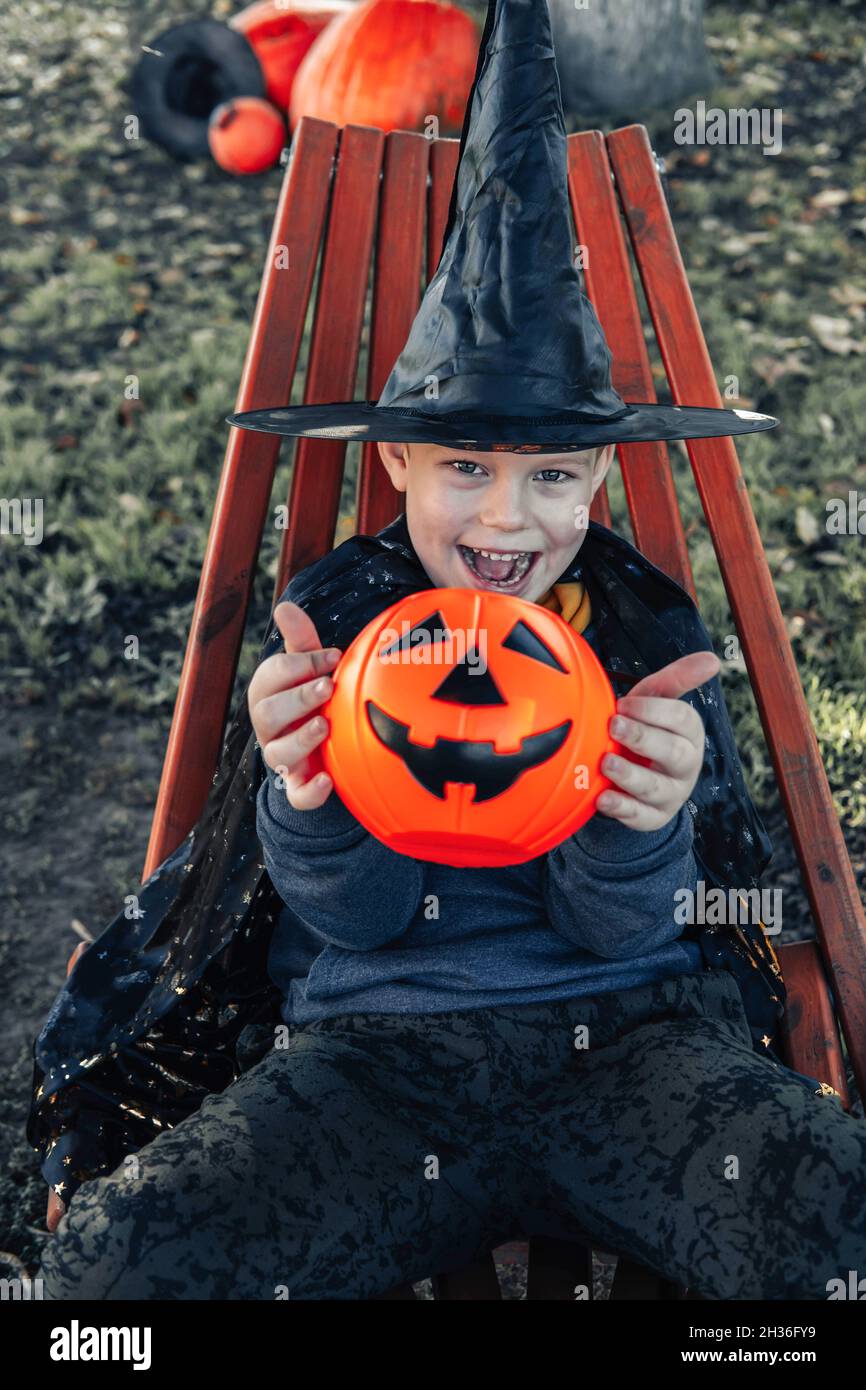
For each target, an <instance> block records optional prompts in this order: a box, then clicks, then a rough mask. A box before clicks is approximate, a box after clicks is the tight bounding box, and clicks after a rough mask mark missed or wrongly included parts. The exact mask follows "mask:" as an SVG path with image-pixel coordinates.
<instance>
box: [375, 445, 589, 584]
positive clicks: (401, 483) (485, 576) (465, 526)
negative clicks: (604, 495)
mask: <svg viewBox="0 0 866 1390" xmlns="http://www.w3.org/2000/svg"><path fill="white" fill-rule="evenodd" d="M614 448H615V446H614V445H613V444H609V445H606V446H604V447H603V448H590V449H586V450H582V451H580V452H575V453H566V454H513V453H484V452H479V451H473V450H468V451H467V450H465V449H454V448H452V447H450V446H447V445H440V444H390V443H380V444H379V453H380V455H381V458H382V462H383V463H384V465H385V467H386V468H387V470H388V474H389V476H390V478H391V481H392V483H393V484H394V486H395V488H397V490H398V492H405V493H406V523H407V525H408V527H409V535H410V537H411V540H412V544H413V546H414V547H415V551H416V553H417V555H418V558H419V559H420V561H421V563H422V565H423V566H424V569H425V570H426V571H427V574H428V575H429V577H430V579H431V580H432V582H433V584H434V585H435V586H436V587H437V588H452V587H454V588H464V589H465V588H473V589H489V590H491V591H495V592H496V593H501V594H516V595H517V596H518V597H519V598H524V599H528V600H530V601H531V602H535V601H537V600H538V599H540V598H541V597H543V595H544V594H545V593H546V592H547V590H548V589H549V588H550V586H551V584H554V583H555V582H556V581H557V580H558V579H559V576H560V575H561V574H562V572H563V570H564V569H566V567H567V566H568V565H569V564H570V563H571V561H572V560H573V559H574V557H575V555H576V554H577V552H578V551H579V550H580V547H581V545H582V544H583V539H584V536H585V535H586V527H587V519H588V515H589V506H590V503H591V501H592V499H593V497H594V496H595V494H596V492H597V491H598V489H599V487H600V486H601V484H602V482H603V480H604V477H605V474H606V473H607V471H608V469H609V468H610V465H611V462H612V461H613V453H614ZM482 550H487V551H490V552H493V553H494V554H496V553H497V552H499V553H500V554H505V555H506V556H514V555H515V554H516V553H517V556H518V558H517V559H507V558H506V559H490V558H486V557H485V556H483V555H479V554H478V552H479V551H482Z"/></svg>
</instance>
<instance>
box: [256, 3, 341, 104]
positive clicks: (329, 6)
mask: <svg viewBox="0 0 866 1390" xmlns="http://www.w3.org/2000/svg"><path fill="white" fill-rule="evenodd" d="M353 8H354V6H353V5H352V3H351V0H283V3H278V0H257V3H256V4H254V5H248V6H247V8H246V9H245V10H241V12H240V14H236V15H235V16H234V17H233V18H232V19H230V20H229V26H230V27H231V28H232V29H237V30H238V31H239V32H240V33H241V34H243V35H245V37H246V38H247V39H249V41H250V43H251V44H252V47H253V50H254V51H255V55H256V57H257V58H258V60H259V62H260V64H261V67H262V73H263V74H264V79H265V90H266V92H267V95H268V99H269V100H270V101H272V102H273V103H274V105H275V106H278V107H279V108H280V110H281V111H288V109H289V101H290V99H291V95H292V83H293V82H294V80H295V73H296V72H297V70H298V68H299V67H300V65H301V62H302V61H303V59H304V57H305V55H306V53H307V50H308V49H309V48H310V47H311V46H312V44H313V43H314V42H315V40H316V39H317V38H318V36H319V34H321V32H322V30H323V29H324V28H325V27H326V25H328V24H330V23H331V21H332V20H333V19H336V18H337V16H338V15H342V14H346V13H347V12H348V11H349V10H351V9H353Z"/></svg>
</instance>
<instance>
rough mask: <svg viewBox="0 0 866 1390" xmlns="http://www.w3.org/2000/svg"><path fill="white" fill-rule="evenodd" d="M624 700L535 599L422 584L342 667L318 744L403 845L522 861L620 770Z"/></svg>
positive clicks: (372, 827) (361, 815)
mask: <svg viewBox="0 0 866 1390" xmlns="http://www.w3.org/2000/svg"><path fill="white" fill-rule="evenodd" d="M615 710H616V699H615V696H614V693H613V690H612V688H611V685H610V682H609V681H608V678H607V676H606V675H605V672H604V670H603V669H602V667H601V665H600V663H599V661H598V659H597V658H596V656H595V653H594V652H593V650H592V648H591V647H590V646H589V644H588V643H587V642H585V641H584V639H583V638H582V637H581V636H579V634H578V633H576V632H575V631H574V629H573V628H571V627H569V626H568V624H567V623H566V622H564V621H563V619H562V618H560V617H558V616H557V615H556V614H554V613H551V612H550V611H549V610H548V609H546V608H541V607H540V606H539V605H538V604H535V603H529V602H527V601H525V600H524V599H520V598H511V597H508V596H506V595H502V594H494V593H490V592H487V591H485V590H479V589H425V590H423V591H422V592H420V593H417V594H412V595H411V596H410V597H409V598H406V599H401V600H400V602H398V603H395V604H393V605H392V606H391V607H390V608H388V609H386V610H385V611H384V612H383V613H380V614H379V615H378V616H377V617H376V618H374V619H373V621H372V622H371V623H369V624H368V625H367V626H366V627H365V628H364V630H363V631H362V632H360V633H359V634H358V636H357V637H356V638H355V640H354V641H353V642H352V644H351V645H350V646H349V648H348V649H347V651H346V652H345V653H344V655H343V656H342V658H341V660H340V662H339V664H338V666H337V668H336V670H335V671H334V691H333V694H332V695H331V698H330V700H328V702H327V703H326V704H325V705H323V707H322V711H321V712H322V714H323V715H324V716H325V717H326V718H327V719H328V721H329V726H330V729H329V735H328V738H327V739H326V740H325V742H324V744H323V745H322V757H323V761H324V764H325V767H326V768H327V770H328V772H329V773H330V775H331V777H332V778H333V781H334V785H335V787H336V789H337V792H338V793H339V795H340V797H341V798H342V800H343V801H344V802H345V804H346V805H347V806H348V808H349V810H350V811H351V812H352V814H353V815H354V816H355V817H356V819H357V820H359V821H360V822H361V824H362V825H363V826H365V827H366V829H367V830H369V831H370V832H371V834H373V835H375V836H376V837H377V839H379V840H382V841H383V842H384V843H385V844H386V845H388V846H390V848H391V849H394V850H397V851H398V852H399V853H400V854H407V855H411V856H412V857H414V858H417V859H426V860H432V861H433V862H434V863H438V864H452V865H455V866H458V867H465V866H470V865H474V866H491V865H496V864H520V863H523V862H524V861H525V860H527V859H532V858H534V857H535V856H536V855H539V854H543V853H544V852H545V851H546V850H548V849H551V848H553V847H554V846H555V845H558V844H561V843H562V841H563V840H565V839H567V837H568V836H569V835H571V834H573V833H574V831H575V830H578V829H579V828H580V827H581V826H582V825H583V824H584V822H585V821H587V820H588V819H589V817H590V816H591V815H592V814H593V812H594V810H595V803H596V798H597V797H598V795H599V793H600V792H601V791H603V790H604V788H605V787H609V786H611V785H612V784H611V782H610V781H609V780H608V779H607V778H605V777H604V776H603V775H602V773H601V771H600V763H601V760H602V758H603V757H604V755H605V753H607V752H615V751H617V750H618V749H619V744H618V743H617V742H616V740H615V739H613V738H612V737H611V735H610V733H609V731H608V725H609V722H610V718H611V716H612V715H613V714H614V713H615Z"/></svg>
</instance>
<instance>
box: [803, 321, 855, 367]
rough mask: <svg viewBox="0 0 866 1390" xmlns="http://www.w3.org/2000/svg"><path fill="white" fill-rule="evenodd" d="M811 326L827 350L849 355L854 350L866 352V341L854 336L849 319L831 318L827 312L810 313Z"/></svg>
mask: <svg viewBox="0 0 866 1390" xmlns="http://www.w3.org/2000/svg"><path fill="white" fill-rule="evenodd" d="M809 327H810V328H811V329H812V331H813V332H814V334H815V337H816V338H817V339H818V342H819V343H820V344H821V346H822V348H824V349H825V350H826V351H827V352H835V353H836V354H837V356H839V357H847V356H848V355H849V354H850V353H852V352H857V353H860V352H866V341H864V340H862V339H859V338H852V337H851V335H850V333H849V329H850V328H851V324H850V323H849V321H848V319H835V318H830V317H829V315H827V314H810V315H809Z"/></svg>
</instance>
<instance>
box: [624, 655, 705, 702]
mask: <svg viewBox="0 0 866 1390" xmlns="http://www.w3.org/2000/svg"><path fill="white" fill-rule="evenodd" d="M721 666H722V663H721V662H720V661H719V658H718V657H717V656H716V654H715V652H689V654H688V656H681V657H678V659H677V660H676V661H672V662H671V663H670V664H669V665H668V666H663V667H662V669H661V670H660V671H653V672H652V673H651V674H650V675H648V676H644V678H643V680H640V681H638V683H637V685H635V686H633V687H632V689H631V690H630V691H629V692H628V698H629V699H631V697H632V695H660V696H663V697H664V698H665V699H668V700H678V699H679V697H680V696H681V695H686V694H687V693H688V692H689V691H690V690H697V688H698V686H699V685H703V684H704V681H709V680H712V678H713V676H716V675H718V673H719V671H720V670H721Z"/></svg>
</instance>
